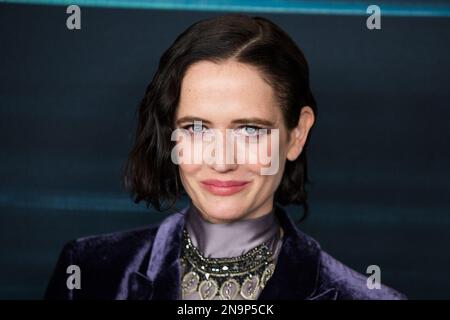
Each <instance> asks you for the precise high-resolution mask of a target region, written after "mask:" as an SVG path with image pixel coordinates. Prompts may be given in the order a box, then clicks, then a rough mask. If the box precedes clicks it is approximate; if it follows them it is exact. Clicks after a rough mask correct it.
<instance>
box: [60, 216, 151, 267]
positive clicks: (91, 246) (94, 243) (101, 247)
mask: <svg viewBox="0 0 450 320" xmlns="http://www.w3.org/2000/svg"><path fill="white" fill-rule="evenodd" d="M158 227H159V224H152V225H148V226H143V227H139V228H134V229H129V230H122V231H117V232H112V233H105V234H98V235H93V236H87V237H81V238H77V239H74V240H71V241H69V242H67V243H66V244H65V246H64V247H63V250H62V252H64V251H69V252H71V254H72V255H75V256H76V257H78V258H82V259H89V258H90V257H91V256H93V257H95V258H96V260H105V259H108V258H110V259H112V258H117V257H119V256H126V255H130V254H134V253H135V252H136V251H137V250H139V249H140V248H142V247H146V246H148V245H151V243H152V242H153V239H154V238H155V235H156V232H157V230H158ZM100 257H101V258H102V259H100Z"/></svg>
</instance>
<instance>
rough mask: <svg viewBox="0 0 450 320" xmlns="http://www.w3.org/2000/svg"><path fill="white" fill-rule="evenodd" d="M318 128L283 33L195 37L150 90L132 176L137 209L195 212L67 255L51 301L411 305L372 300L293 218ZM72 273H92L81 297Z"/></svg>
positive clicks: (219, 23) (180, 42)
mask: <svg viewBox="0 0 450 320" xmlns="http://www.w3.org/2000/svg"><path fill="white" fill-rule="evenodd" d="M316 115H317V108H316V102H315V100H314V97H313V94H312V92H311V90H310V85H309V71H308V64H307V61H306V59H305V57H304V56H303V54H302V52H301V51H300V49H299V48H298V47H297V46H296V44H295V43H294V42H293V41H292V40H291V39H290V37H289V36H288V35H287V34H286V33H285V32H284V31H282V30H281V29H280V28H279V27H278V26H276V25H275V24H273V23H272V22H270V21H269V20H267V19H265V18H260V17H253V18H251V17H247V16H244V15H224V16H219V17H216V18H213V19H209V20H204V21H200V22H198V23H195V24H194V25H192V26H191V27H189V28H188V29H187V30H186V31H185V32H183V33H182V34H181V35H180V36H179V37H178V38H177V39H176V41H175V42H174V43H173V44H172V46H171V47H170V48H169V49H168V50H167V51H166V52H165V53H164V55H163V56H162V58H161V60H160V63H159V67H158V70H157V72H156V74H155V76H154V78H153V80H152V82H151V83H150V85H149V87H148V88H147V91H146V94H145V97H144V99H143V100H142V102H141V105H140V110H139V123H138V128H137V134H136V140H135V144H134V147H133V149H132V151H131V153H130V155H129V159H128V161H127V164H126V167H125V175H124V177H125V185H126V187H127V188H128V190H130V192H131V193H132V194H133V196H134V200H135V202H140V201H145V202H146V203H147V204H148V205H150V204H151V205H153V206H154V207H155V208H156V209H158V210H162V204H163V203H164V202H165V201H168V202H170V203H171V208H173V204H174V203H175V201H176V200H177V199H179V198H180V197H181V195H183V194H185V193H187V195H188V196H189V201H190V203H189V206H188V207H186V208H184V209H182V210H179V211H178V210H175V211H176V212H175V213H173V214H172V215H170V216H168V217H167V218H166V219H165V220H164V221H162V222H161V223H160V224H159V225H157V226H152V227H144V228H141V229H138V230H132V231H127V232H119V233H114V234H109V235H100V236H94V237H87V238H82V239H78V240H75V241H72V242H70V243H68V244H67V245H66V246H65V247H64V249H63V251H62V253H61V256H60V259H59V261H58V264H57V266H56V269H55V272H54V275H53V277H52V279H51V281H50V284H49V286H48V289H47V292H46V296H47V297H48V298H62V299H82V298H91V299H92V298H93V299H225V300H235V299H247V300H253V299H260V300H263V299H401V298H404V296H403V295H402V294H400V293H398V292H396V291H395V290H393V289H390V288H388V287H386V286H381V288H380V289H372V290H371V289H369V288H368V286H367V285H366V282H367V279H366V277H365V276H363V275H361V274H358V273H357V272H355V271H353V270H351V269H350V268H348V267H346V266H345V265H343V264H341V263H340V262H338V261H337V260H335V259H334V258H332V257H331V256H329V255H328V254H327V253H326V252H324V251H322V250H321V248H320V246H319V244H318V243H317V242H316V241H315V240H314V239H312V238H311V237H309V236H308V235H306V234H304V233H303V232H301V231H300V230H298V229H297V227H296V226H295V224H294V223H293V222H292V221H291V219H290V218H289V217H288V216H287V215H286V213H285V212H284V210H283V209H282V206H285V205H287V204H298V205H302V206H303V207H304V209H305V214H306V212H307V209H308V207H307V201H306V200H307V197H306V190H305V183H306V182H307V166H306V146H307V142H308V136H309V134H310V130H311V128H312V127H313V124H314V121H315V117H316ZM211 138H212V139H211ZM213 142H214V143H213ZM218 142H225V146H224V144H223V143H222V144H220V143H218ZM211 146H212V147H211ZM198 147H203V148H206V149H208V148H209V149H208V150H209V152H205V151H204V149H202V150H201V151H199V149H196V148H198ZM256 149H258V153H257V152H256V151H255V150H256ZM193 150H194V151H193ZM230 150H231V151H232V152H229V151H230ZM205 154H207V155H209V156H210V157H209V158H208V157H205ZM256 154H257V156H256V161H250V159H249V158H250V155H252V156H255V155H256ZM261 154H265V155H267V157H268V161H262V156H261ZM192 155H194V157H192ZM198 155H201V157H200V161H198V160H199V159H198V158H196V156H198ZM225 155H226V156H225ZM243 155H248V157H243V158H244V161H237V160H238V158H240V157H241V160H242V156H243ZM211 158H213V159H212V161H210V160H211ZM195 159H196V160H197V161H195ZM253 159H255V158H253ZM207 160H208V161H207ZM266 160H267V159H266ZM70 265H76V266H78V267H79V268H80V270H81V280H80V281H81V289H76V288H75V289H68V285H67V284H68V282H70V281H71V280H70V279H69V280H67V277H68V276H69V275H68V274H67V273H66V271H67V268H68V266H70Z"/></svg>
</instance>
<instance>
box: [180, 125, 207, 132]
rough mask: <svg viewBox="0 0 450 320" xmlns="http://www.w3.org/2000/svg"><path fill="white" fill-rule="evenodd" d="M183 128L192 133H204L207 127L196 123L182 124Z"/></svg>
mask: <svg viewBox="0 0 450 320" xmlns="http://www.w3.org/2000/svg"><path fill="white" fill-rule="evenodd" d="M183 129H186V130H188V131H189V132H192V133H205V132H206V131H207V130H208V128H206V127H205V126H204V125H201V124H197V123H195V124H189V125H187V126H184V127H183Z"/></svg>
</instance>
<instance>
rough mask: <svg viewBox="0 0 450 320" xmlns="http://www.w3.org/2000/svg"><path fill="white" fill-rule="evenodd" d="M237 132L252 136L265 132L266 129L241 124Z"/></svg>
mask: <svg viewBox="0 0 450 320" xmlns="http://www.w3.org/2000/svg"><path fill="white" fill-rule="evenodd" d="M238 132H239V133H240V134H243V135H246V136H249V137H253V136H260V135H263V134H267V132H268V130H267V129H266V128H261V127H257V126H242V127H240V128H239V129H238Z"/></svg>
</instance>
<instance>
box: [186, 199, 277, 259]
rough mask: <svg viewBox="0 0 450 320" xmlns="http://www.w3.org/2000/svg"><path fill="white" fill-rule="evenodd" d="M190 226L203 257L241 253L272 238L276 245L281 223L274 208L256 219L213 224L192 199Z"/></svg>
mask: <svg viewBox="0 0 450 320" xmlns="http://www.w3.org/2000/svg"><path fill="white" fill-rule="evenodd" d="M186 229H187V231H188V233H189V236H190V238H191V240H192V243H193V245H194V246H196V247H197V248H198V249H199V250H200V252H201V253H202V254H203V256H205V257H208V258H225V257H236V256H240V255H242V254H244V253H246V252H247V251H249V250H251V249H253V248H254V247H256V246H258V245H260V244H261V243H263V242H265V241H270V242H269V246H274V245H275V244H276V240H277V237H276V235H277V232H278V230H279V223H278V220H277V218H276V216H275V213H274V210H272V211H270V212H268V213H267V214H265V215H263V216H261V217H258V218H255V219H245V220H237V221H233V222H228V223H211V222H209V221H207V220H206V219H205V218H203V216H202V215H201V213H200V211H199V210H198V208H196V207H195V206H194V205H193V204H192V202H191V204H190V207H189V210H188V213H187V220H186Z"/></svg>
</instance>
